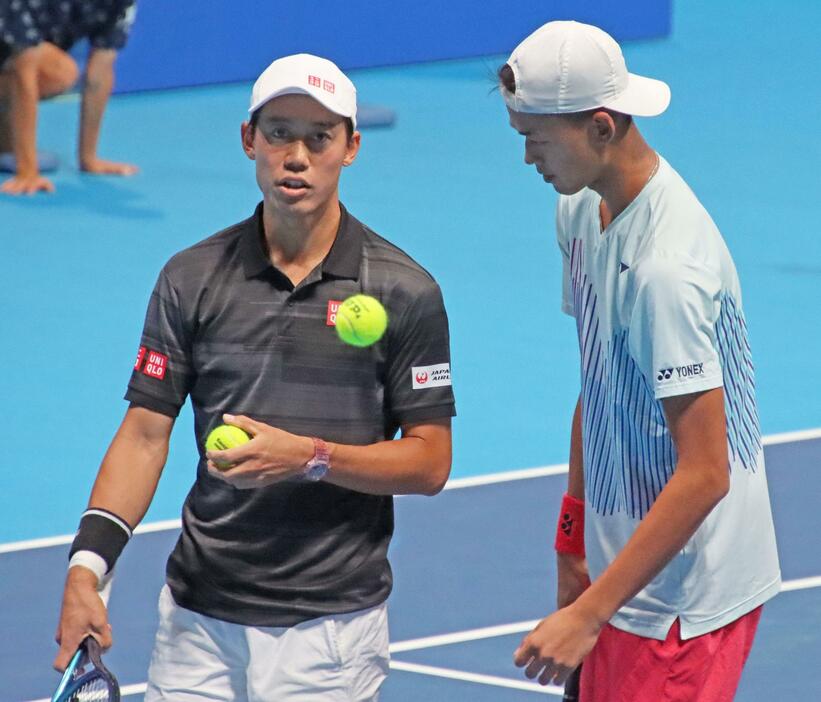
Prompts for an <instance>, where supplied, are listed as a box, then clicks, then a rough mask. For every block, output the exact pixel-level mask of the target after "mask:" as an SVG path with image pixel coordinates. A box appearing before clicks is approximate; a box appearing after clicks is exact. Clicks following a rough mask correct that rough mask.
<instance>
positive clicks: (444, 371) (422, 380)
mask: <svg viewBox="0 0 821 702" xmlns="http://www.w3.org/2000/svg"><path fill="white" fill-rule="evenodd" d="M411 379H412V380H413V389H414V390H427V389H428V388H441V387H443V386H445V385H451V382H450V363H437V364H436V365H434V366H414V367H413V368H411Z"/></svg>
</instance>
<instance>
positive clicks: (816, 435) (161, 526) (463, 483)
mask: <svg viewBox="0 0 821 702" xmlns="http://www.w3.org/2000/svg"><path fill="white" fill-rule="evenodd" d="M812 439H821V427H818V428H817V429H805V430H802V431H791V432H785V433H783V434H770V435H769V436H765V437H763V439H762V443H763V444H764V445H765V446H771V445H773V444H785V443H789V442H791V441H809V440H812ZM564 473H567V464H566V463H560V464H557V465H554V466H540V467H537V468H524V469H521V470H508V471H503V472H501V473H490V474H488V475H480V476H476V477H474V478H455V479H453V480H448V482H447V484H446V485H445V490H459V489H460V488H466V487H477V486H480V485H492V484H494V483H505V482H509V481H513V480H526V479H529V478H543V477H547V476H551V475H563V474H564ZM400 497H401V496H400ZM180 526H181V525H180V520H179V519H167V520H165V521H161V522H149V523H147V524H140V525H139V526H138V527H137V528H136V529H135V530H134V533H135V534H149V533H151V532H154V531H166V530H168V529H179V528H180ZM73 540H74V534H61V535H60V536H47V537H45V538H42V539H29V540H27V541H12V542H9V543H5V544H0V553H11V552H12V551H28V550H29V549H35V548H47V547H49V546H62V545H64V544H70V543H71V542H72V541H73Z"/></svg>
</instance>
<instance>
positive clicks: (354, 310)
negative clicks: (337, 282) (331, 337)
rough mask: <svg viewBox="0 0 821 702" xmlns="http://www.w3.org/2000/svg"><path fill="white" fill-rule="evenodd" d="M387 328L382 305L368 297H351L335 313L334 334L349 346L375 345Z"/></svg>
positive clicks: (386, 318) (386, 314)
mask: <svg viewBox="0 0 821 702" xmlns="http://www.w3.org/2000/svg"><path fill="white" fill-rule="evenodd" d="M387 328H388V313H387V312H385V308H384V307H382V303H381V302H379V300H377V299H376V298H375V297H371V296H370V295H363V294H361V293H360V294H359V295H351V296H350V297H349V298H348V299H347V300H345V301H344V302H343V303H342V304H341V305H340V306H339V309H338V310H337V313H336V333H337V334H339V338H340V339H342V341H344V342H345V343H346V344H350V345H351V346H360V347H362V346H370V345H371V344H375V343H376V342H377V341H379V340H380V339H381V338H382V335H383V334H384V333H385V330H386V329H387Z"/></svg>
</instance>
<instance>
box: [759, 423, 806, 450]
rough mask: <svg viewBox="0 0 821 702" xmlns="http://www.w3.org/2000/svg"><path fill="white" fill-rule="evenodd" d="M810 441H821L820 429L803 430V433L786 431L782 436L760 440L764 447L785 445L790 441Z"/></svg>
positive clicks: (775, 435) (766, 437)
mask: <svg viewBox="0 0 821 702" xmlns="http://www.w3.org/2000/svg"><path fill="white" fill-rule="evenodd" d="M811 439H821V427H819V428H818V429H804V430H803V431H787V432H784V433H783V434H770V435H769V436H765V437H764V438H763V439H761V443H763V444H764V445H765V446H772V445H773V444H786V443H789V442H790V441H809V440H811Z"/></svg>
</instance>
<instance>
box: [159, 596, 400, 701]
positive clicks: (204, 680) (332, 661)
mask: <svg viewBox="0 0 821 702" xmlns="http://www.w3.org/2000/svg"><path fill="white" fill-rule="evenodd" d="M159 611H160V625H159V629H158V630H157V638H156V641H155V643H154V652H153V654H152V656H151V667H150V668H149V670H148V690H147V691H146V695H145V702H158V701H159V700H167V701H169V702H194V701H195V700H212V701H215V700H248V702H271V701H272V700H276V701H277V702H284V701H286V700H287V702H316V701H317V700H320V701H321V702H360V701H361V702H365V701H368V702H370V701H373V702H376V700H378V699H379V688H380V686H381V685H382V682H383V681H384V680H385V677H386V676H387V674H388V663H389V655H388V615H387V607H386V605H385V604H384V603H383V604H381V605H379V606H377V607H372V608H371V609H365V610H361V611H359V612H351V613H350V614H339V615H332V616H328V617H322V618H320V619H311V620H310V621H307V622H303V623H301V624H297V625H296V626H293V627H262V626H259V627H255V626H244V625H242V624H232V623H230V622H224V621H221V620H219V619H213V618H211V617H207V616H205V615H203V614H198V613H197V612H192V611H190V610H187V609H183V608H182V607H180V606H179V605H177V603H176V602H174V599H173V598H172V596H171V591H170V590H169V588H168V586H167V585H166V586H164V587H163V589H162V592H161V593H160V602H159Z"/></svg>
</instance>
